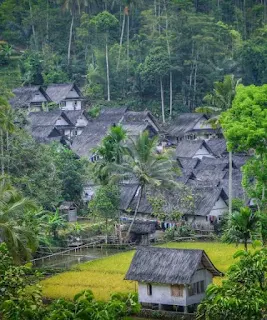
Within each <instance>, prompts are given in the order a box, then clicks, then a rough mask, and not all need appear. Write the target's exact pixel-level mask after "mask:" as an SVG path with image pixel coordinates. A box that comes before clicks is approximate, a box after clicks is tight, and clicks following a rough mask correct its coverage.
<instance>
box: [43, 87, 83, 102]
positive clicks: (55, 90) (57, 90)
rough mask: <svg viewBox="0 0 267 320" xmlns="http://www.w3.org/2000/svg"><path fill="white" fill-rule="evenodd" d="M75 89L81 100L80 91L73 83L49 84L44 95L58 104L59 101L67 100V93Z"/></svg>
mask: <svg viewBox="0 0 267 320" xmlns="http://www.w3.org/2000/svg"><path fill="white" fill-rule="evenodd" d="M72 89H75V90H76V92H77V93H78V95H79V97H80V98H83V95H82V93H81V91H80V89H79V88H78V87H77V85H76V84H75V83H54V84H50V85H49V86H48V87H47V89H46V93H47V94H48V96H49V97H50V98H51V100H52V101H53V102H55V103H60V102H61V101H63V100H65V99H66V98H67V95H68V93H69V92H70V91H71V90H72Z"/></svg>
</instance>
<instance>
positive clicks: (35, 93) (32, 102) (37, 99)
mask: <svg viewBox="0 0 267 320" xmlns="http://www.w3.org/2000/svg"><path fill="white" fill-rule="evenodd" d="M12 92H13V94H14V97H13V98H12V99H10V101H9V102H10V105H11V107H12V108H14V109H18V108H21V109H24V110H26V112H27V113H29V112H37V111H43V110H46V108H47V105H48V104H49V103H51V99H50V97H49V96H48V94H47V93H46V92H45V90H44V89H43V88H42V87H41V86H27V87H20V88H16V89H14V90H13V91H12Z"/></svg>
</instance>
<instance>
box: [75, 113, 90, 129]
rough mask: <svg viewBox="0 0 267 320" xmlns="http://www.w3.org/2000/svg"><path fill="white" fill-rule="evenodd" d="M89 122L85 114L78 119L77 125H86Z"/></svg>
mask: <svg viewBox="0 0 267 320" xmlns="http://www.w3.org/2000/svg"><path fill="white" fill-rule="evenodd" d="M87 124H88V120H87V119H86V118H85V116H84V115H81V117H80V118H79V119H78V120H77V123H76V127H86V126H87Z"/></svg>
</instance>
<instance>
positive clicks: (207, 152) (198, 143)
mask: <svg viewBox="0 0 267 320" xmlns="http://www.w3.org/2000/svg"><path fill="white" fill-rule="evenodd" d="M203 157H208V158H215V156H214V154H213V153H212V151H211V149H210V148H209V146H208V145H207V143H206V142H205V141H204V140H194V141H188V140H182V141H180V142H179V143H178V145H177V147H176V158H179V159H180V158H198V159H202V158H203Z"/></svg>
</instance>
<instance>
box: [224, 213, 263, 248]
mask: <svg viewBox="0 0 267 320" xmlns="http://www.w3.org/2000/svg"><path fill="white" fill-rule="evenodd" d="M261 239H262V235H261V217H260V215H259V213H258V212H253V211H252V210H251V209H250V208H248V207H243V208H240V210H239V211H234V212H233V213H232V214H231V215H230V216H229V218H228V224H227V227H226V230H225V232H224V234H223V240H224V241H225V242H227V243H236V244H238V243H240V241H242V242H243V243H244V247H245V250H246V251H247V250H248V241H249V240H261Z"/></svg>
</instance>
